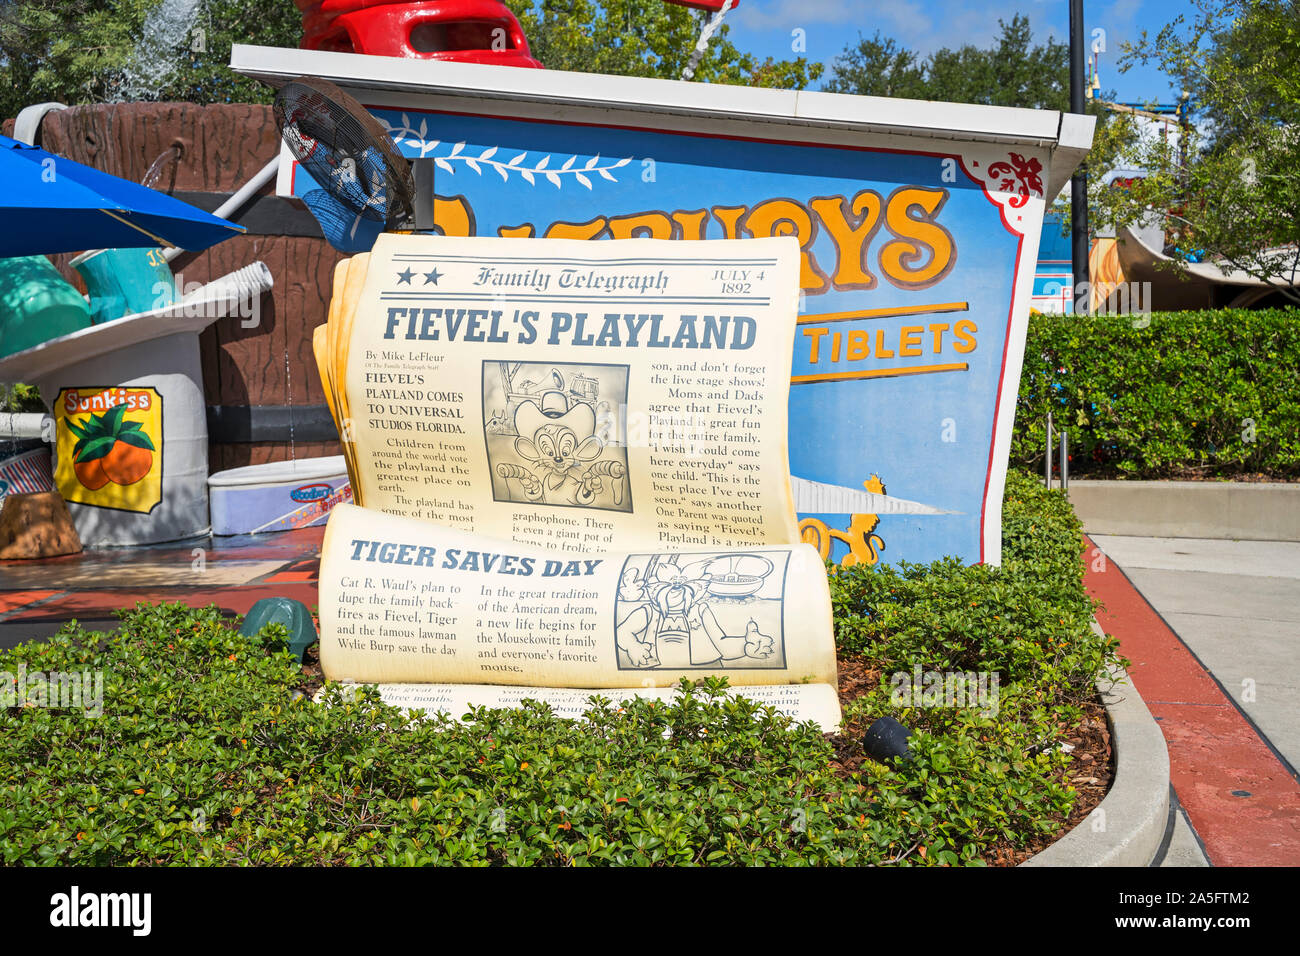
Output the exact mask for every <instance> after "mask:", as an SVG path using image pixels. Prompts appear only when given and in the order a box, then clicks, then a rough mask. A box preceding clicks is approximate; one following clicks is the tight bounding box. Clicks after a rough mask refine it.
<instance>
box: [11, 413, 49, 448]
mask: <svg viewBox="0 0 1300 956" xmlns="http://www.w3.org/2000/svg"><path fill="white" fill-rule="evenodd" d="M53 434H54V419H52V418H50V416H49V415H46V414H45V413H44V412H0V441H11V440H13V439H15V438H40V439H45V438H46V437H47V436H49V435H53Z"/></svg>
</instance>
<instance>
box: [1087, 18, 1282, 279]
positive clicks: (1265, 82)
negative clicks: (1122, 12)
mask: <svg viewBox="0 0 1300 956" xmlns="http://www.w3.org/2000/svg"><path fill="white" fill-rule="evenodd" d="M1149 62H1154V63H1155V64H1157V65H1158V66H1159V67H1160V68H1161V69H1162V70H1163V71H1164V72H1165V73H1166V74H1168V75H1169V76H1171V77H1173V78H1174V79H1175V80H1176V81H1177V82H1179V83H1180V84H1181V86H1182V88H1183V89H1184V90H1185V91H1187V93H1188V94H1190V96H1189V103H1190V119H1191V121H1192V125H1191V126H1190V128H1188V129H1187V136H1186V142H1185V143H1183V144H1179V145H1175V144H1174V143H1173V142H1172V140H1167V139H1166V138H1164V137H1158V136H1157V137H1144V138H1134V139H1131V140H1129V141H1128V142H1127V143H1126V144H1124V146H1123V148H1122V150H1121V155H1120V158H1121V159H1122V161H1123V162H1124V163H1125V164H1126V165H1130V166H1135V167H1138V168H1141V169H1145V170H1147V175H1146V177H1145V178H1144V179H1139V180H1137V181H1136V182H1133V183H1132V184H1130V185H1127V186H1126V187H1125V188H1123V189H1119V188H1115V189H1097V190H1095V191H1094V193H1093V195H1092V196H1091V197H1090V199H1091V202H1092V204H1093V206H1094V208H1095V209H1096V210H1097V212H1098V215H1099V217H1100V218H1102V219H1103V221H1106V222H1110V223H1113V224H1115V225H1128V224H1133V223H1138V222H1142V221H1144V220H1146V219H1148V217H1152V216H1155V217H1157V218H1160V217H1162V218H1163V219H1164V222H1165V228H1166V238H1167V240H1168V242H1169V246H1170V249H1169V250H1168V251H1169V253H1170V256H1171V258H1172V259H1173V260H1174V263H1175V264H1174V266H1173V267H1174V268H1177V263H1180V262H1189V261H1193V262H1194V261H1206V260H1209V261H1215V263H1216V264H1217V265H1219V266H1221V267H1223V268H1226V269H1239V270H1241V271H1243V272H1246V273H1247V274H1249V275H1251V276H1254V277H1255V278H1257V279H1260V280H1262V281H1264V282H1267V283H1269V284H1270V285H1272V286H1273V287H1274V288H1276V289H1277V290H1278V291H1279V292H1281V293H1282V294H1283V295H1285V296H1286V297H1287V298H1289V299H1291V300H1293V301H1295V302H1297V303H1300V291H1296V290H1295V289H1294V288H1292V287H1291V284H1292V283H1294V282H1296V281H1300V72H1298V71H1297V69H1296V65H1297V63H1300V2H1297V0H1197V3H1196V12H1195V13H1194V15H1192V17H1191V18H1185V17H1183V16H1179V17H1177V18H1176V19H1175V20H1174V21H1173V22H1172V23H1170V24H1168V25H1167V26H1165V27H1164V28H1163V29H1162V30H1160V32H1159V33H1158V34H1156V36H1155V37H1149V36H1147V35H1146V34H1145V33H1144V34H1143V35H1142V37H1141V39H1140V40H1139V41H1138V42H1137V43H1136V44H1129V45H1127V46H1126V49H1125V56H1124V59H1123V60H1122V61H1121V68H1122V69H1128V68H1129V67H1130V66H1132V65H1133V64H1135V63H1144V64H1145V63H1149Z"/></svg>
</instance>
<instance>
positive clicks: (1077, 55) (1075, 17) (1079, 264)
mask: <svg viewBox="0 0 1300 956" xmlns="http://www.w3.org/2000/svg"><path fill="white" fill-rule="evenodd" d="M1083 84H1084V56H1083V0H1070V112H1071V113H1082V112H1084V105H1083ZM1070 262H1071V266H1070V269H1071V272H1073V274H1074V311H1075V313H1076V314H1077V313H1079V312H1086V311H1088V303H1089V300H1090V298H1091V296H1090V295H1087V294H1083V295H1081V294H1080V292H1079V286H1080V283H1083V282H1086V281H1087V280H1088V279H1089V274H1088V172H1087V164H1086V163H1080V164H1079V168H1078V170H1077V171H1076V172H1075V174H1074V176H1073V177H1071V179H1070Z"/></svg>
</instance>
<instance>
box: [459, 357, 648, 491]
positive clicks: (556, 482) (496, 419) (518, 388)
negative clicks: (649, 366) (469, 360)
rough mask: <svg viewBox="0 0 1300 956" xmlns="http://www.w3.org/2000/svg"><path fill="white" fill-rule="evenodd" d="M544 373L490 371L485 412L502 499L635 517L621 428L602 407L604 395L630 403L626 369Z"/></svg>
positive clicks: (500, 366)
mask: <svg viewBox="0 0 1300 956" xmlns="http://www.w3.org/2000/svg"><path fill="white" fill-rule="evenodd" d="M545 368H546V371H545V372H542V373H541V374H538V372H537V371H533V370H534V369H538V370H539V371H540V369H539V367H538V366H528V365H527V364H526V363H513V364H512V363H505V362H496V363H485V373H484V408H485V409H487V408H491V412H490V413H485V420H484V435H485V438H486V440H487V444H488V459H489V461H490V462H491V463H492V470H493V474H494V480H493V492H494V495H495V497H496V499H497V500H498V501H501V500H505V501H518V502H528V503H533V504H546V505H560V506H567V507H593V508H605V509H609V510H618V511H628V510H630V509H631V502H630V500H629V499H630V496H629V494H628V479H627V449H626V443H625V442H624V441H623V440H622V427H621V424H622V423H621V422H619V421H618V419H617V418H616V416H615V415H614V414H613V412H612V406H611V403H610V402H609V401H607V400H600V399H599V395H600V391H601V389H602V388H607V389H621V392H622V395H623V396H625V393H626V378H627V367H626V366H561V367H549V366H548V367H545ZM561 368H563V369H564V371H563V372H562V371H561ZM502 402H504V404H505V408H504V409H503V408H502ZM620 404H621V406H622V407H626V406H625V402H621V403H620Z"/></svg>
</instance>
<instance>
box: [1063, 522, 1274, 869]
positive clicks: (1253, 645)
mask: <svg viewBox="0 0 1300 956" xmlns="http://www.w3.org/2000/svg"><path fill="white" fill-rule="evenodd" d="M1091 540H1092V546H1090V547H1089V549H1088V551H1087V552H1086V553H1085V555H1084V563H1085V565H1086V566H1087V568H1088V574H1087V578H1088V587H1089V590H1090V591H1091V592H1092V594H1093V596H1094V597H1096V598H1097V599H1098V600H1101V601H1102V602H1104V603H1105V605H1106V610H1105V611H1104V612H1102V613H1099V614H1098V620H1099V621H1100V622H1101V623H1102V626H1103V627H1104V628H1105V629H1106V631H1107V632H1108V633H1111V634H1114V635H1115V636H1116V637H1117V638H1119V640H1120V645H1121V653H1122V654H1124V655H1125V656H1126V657H1129V658H1130V659H1131V660H1132V661H1133V666H1132V667H1131V668H1130V670H1129V672H1130V675H1131V676H1132V679H1133V681H1134V684H1135V685H1136V686H1137V687H1138V689H1139V691H1140V692H1141V693H1142V695H1143V697H1144V699H1145V700H1146V701H1147V704H1148V706H1149V707H1150V709H1151V711H1152V713H1153V714H1154V715H1155V717H1156V719H1157V720H1158V721H1160V723H1161V728H1162V730H1163V731H1164V733H1165V738H1166V741H1167V743H1168V745H1169V756H1170V776H1171V778H1172V780H1173V784H1174V788H1175V791H1176V794H1177V797H1178V799H1179V802H1180V804H1181V805H1182V808H1183V810H1184V811H1185V813H1186V821H1188V822H1190V824H1191V827H1192V829H1193V830H1194V831H1195V832H1194V834H1193V835H1195V836H1197V838H1198V839H1199V840H1201V841H1203V842H1204V846H1205V849H1206V851H1207V852H1208V854H1209V858H1210V860H1211V861H1212V862H1213V863H1215V864H1216V865H1222V864H1226V865H1250V864H1266V865H1267V864H1274V865H1287V864H1290V865H1296V864H1300V779H1297V776H1296V767H1297V766H1298V765H1300V705H1298V700H1300V698H1298V697H1297V693H1298V692H1300V543H1291V542H1272V541H1225V540H1205V539H1197V538H1139V537H1128V536H1117V535H1093V536H1091ZM1186 836H1187V834H1183V837H1184V839H1183V840H1182V841H1181V842H1182V846H1183V848H1184V849H1185V850H1187V851H1191V850H1192V846H1191V845H1189V844H1188V843H1187V842H1186ZM1172 850H1173V848H1172V847H1171V853H1170V857H1171V858H1172V857H1175V856H1179V857H1182V859H1185V860H1190V859H1194V858H1195V853H1190V854H1189V855H1187V856H1183V855H1182V854H1175V853H1174V852H1172ZM1169 862H1173V859H1170V860H1169Z"/></svg>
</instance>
